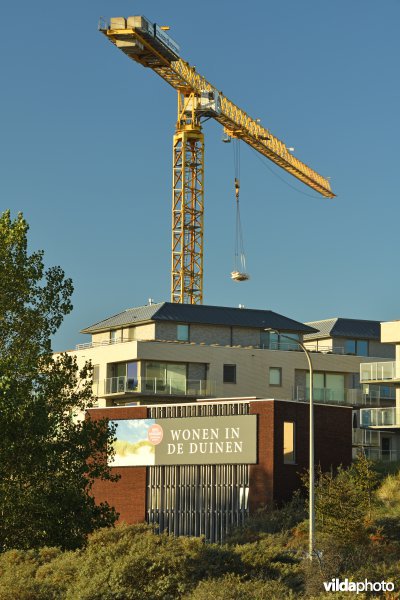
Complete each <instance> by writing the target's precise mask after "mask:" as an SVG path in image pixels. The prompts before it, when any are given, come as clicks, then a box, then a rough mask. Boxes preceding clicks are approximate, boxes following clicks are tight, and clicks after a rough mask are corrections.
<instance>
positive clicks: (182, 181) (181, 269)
mask: <svg viewBox="0 0 400 600" xmlns="http://www.w3.org/2000/svg"><path fill="white" fill-rule="evenodd" d="M99 30H100V31H101V33H103V34H104V35H105V36H106V37H107V38H108V39H109V40H110V41H111V42H112V43H113V44H114V45H115V46H116V47H117V48H119V49H120V50H121V51H122V52H123V53H124V54H126V55H127V56H128V57H129V58H130V59H132V60H134V61H135V62H137V63H139V64H141V65H142V66H144V67H148V68H150V69H152V70H153V71H154V72H155V73H157V75H159V76H160V77H162V79H164V81H166V82H167V83H169V84H170V85H171V86H172V87H173V88H174V89H175V90H176V91H177V93H178V118H177V122H176V130H175V134H174V137H173V184H172V185H173V191H172V268H171V302H179V303H186V304H201V303H202V301H203V237H204V235H203V227H204V226H203V215H204V135H203V133H202V125H201V122H202V120H203V121H204V120H205V119H208V118H213V119H215V120H216V121H218V122H219V123H221V125H223V127H224V133H225V135H226V136H229V138H238V139H239V140H243V141H244V142H246V143H247V144H248V145H249V146H251V147H252V148H253V149H254V150H256V151H257V152H259V153H260V154H262V155H264V156H265V157H267V158H268V159H269V160H271V161H272V162H274V163H275V164H276V165H278V166H279V167H281V168H282V169H284V170H285V171H287V172H288V173H290V174H291V175H293V176H294V177H296V178H297V179H299V180H300V181H302V182H303V183H305V184H306V185H308V186H309V187H311V188H313V189H314V190H316V191H317V192H318V193H319V194H321V195H322V196H324V197H326V198H333V197H334V196H335V194H334V193H333V192H332V190H331V186H330V182H329V180H328V179H326V178H324V177H322V176H321V175H319V174H318V173H317V172H316V171H314V170H313V169H311V168H310V167H309V166H308V165H306V164H305V163H303V162H301V161H300V160H299V159H298V158H296V157H295V156H293V155H292V154H291V152H290V150H289V148H287V147H286V145H285V144H284V143H283V142H282V141H281V140H279V139H278V138H277V137H275V136H274V135H272V133H271V132H270V131H269V130H268V129H265V128H264V127H262V125H261V124H260V123H259V120H256V119H253V118H251V117H250V116H249V115H248V114H247V113H246V112H245V111H244V110H242V109H241V108H239V107H238V106H236V105H235V104H234V103H233V102H231V101H230V100H229V99H228V98H227V97H226V96H224V95H223V94H222V92H220V91H219V90H218V89H217V88H216V87H215V86H214V85H212V84H211V83H209V82H208V81H207V80H206V79H205V78H204V77H203V76H202V75H200V74H199V73H197V71H196V69H195V67H192V66H191V65H190V64H189V63H188V62H186V61H185V60H183V59H182V58H181V57H180V48H179V46H178V44H177V43H176V42H175V41H174V40H173V39H172V37H171V36H170V35H169V34H168V33H167V31H168V30H169V27H160V26H158V25H157V24H155V23H152V22H151V21H149V20H148V19H146V18H145V17H143V16H131V17H128V18H124V17H112V18H110V19H109V20H105V19H103V18H101V19H100V23H99Z"/></svg>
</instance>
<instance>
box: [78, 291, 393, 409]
mask: <svg viewBox="0 0 400 600" xmlns="http://www.w3.org/2000/svg"><path fill="white" fill-rule="evenodd" d="M82 332H83V333H86V334H89V335H91V340H90V341H89V342H88V343H85V344H79V345H78V346H77V348H76V350H74V351H72V352H73V353H74V354H75V355H76V356H77V359H78V361H79V362H80V363H83V362H84V361H85V360H89V359H90V360H91V361H92V364H93V365H94V386H95V387H94V392H95V395H96V396H98V398H99V400H98V406H99V407H107V406H118V405H124V404H127V403H128V404H132V403H135V404H143V403H145V404H147V405H148V404H150V403H152V402H153V403H160V402H168V403H171V402H182V401H188V400H190V399H196V398H210V397H219V398H224V397H225V398H236V397H258V398H275V399H277V400H295V401H307V400H308V397H309V373H308V366H307V361H306V357H305V356H304V353H303V351H302V350H301V348H300V347H299V345H298V344H297V343H296V340H299V341H304V343H305V345H306V346H307V347H308V348H309V350H310V352H311V354H312V361H313V368H314V372H315V375H314V397H315V401H316V402H323V403H330V404H339V405H340V404H344V405H352V406H361V405H364V404H368V403H372V402H375V404H376V405H378V403H379V402H380V397H381V395H383V394H384V393H386V392H385V391H382V390H381V389H380V388H381V386H379V385H378V386H375V387H374V388H372V387H371V388H370V389H369V390H368V393H366V392H365V391H364V392H363V390H362V389H361V387H360V376H359V372H360V362H361V360H362V361H365V360H371V361H373V360H374V359H375V360H376V358H389V357H391V356H394V350H393V347H391V346H389V345H387V344H383V343H381V342H380V341H379V322H372V321H357V320H354V319H353V320H350V319H330V320H328V321H324V322H322V321H316V322H314V323H307V324H304V323H300V322H298V321H295V320H293V319H290V318H288V317H285V316H283V315H280V314H278V313H275V312H273V311H270V310H254V309H246V308H232V307H216V306H206V305H188V304H175V303H170V302H161V303H157V304H149V305H147V306H141V307H137V308H130V309H128V310H125V311H123V312H121V313H118V314H116V315H113V316H111V317H108V318H106V319H104V320H102V321H100V322H98V323H95V324H93V325H91V326H89V327H87V328H85V329H83V331H82ZM288 338H290V339H288Z"/></svg>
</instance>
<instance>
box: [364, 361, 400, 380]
mask: <svg viewBox="0 0 400 600" xmlns="http://www.w3.org/2000/svg"><path fill="white" fill-rule="evenodd" d="M364 381H400V363H399V362H393V361H385V362H374V363H361V364H360V382H361V383H362V382H364Z"/></svg>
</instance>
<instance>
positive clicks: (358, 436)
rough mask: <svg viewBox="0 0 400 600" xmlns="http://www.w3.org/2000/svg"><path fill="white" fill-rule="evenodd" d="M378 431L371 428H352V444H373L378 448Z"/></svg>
mask: <svg viewBox="0 0 400 600" xmlns="http://www.w3.org/2000/svg"><path fill="white" fill-rule="evenodd" d="M380 445H381V434H380V431H376V430H373V429H358V428H357V429H353V446H373V447H374V448H380Z"/></svg>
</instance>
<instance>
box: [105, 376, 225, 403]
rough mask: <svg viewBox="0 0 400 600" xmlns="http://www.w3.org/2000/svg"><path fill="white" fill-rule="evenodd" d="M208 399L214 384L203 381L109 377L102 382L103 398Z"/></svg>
mask: <svg viewBox="0 0 400 600" xmlns="http://www.w3.org/2000/svg"><path fill="white" fill-rule="evenodd" d="M132 393H133V394H149V395H158V396H194V397H199V398H200V397H201V398H204V397H209V396H214V395H215V385H214V382H212V381H208V380H205V379H186V380H183V379H182V378H180V379H167V380H163V379H157V378H153V377H138V378H136V379H131V378H129V377H124V376H120V377H109V378H107V379H105V380H104V396H115V395H119V396H124V395H125V394H132Z"/></svg>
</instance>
